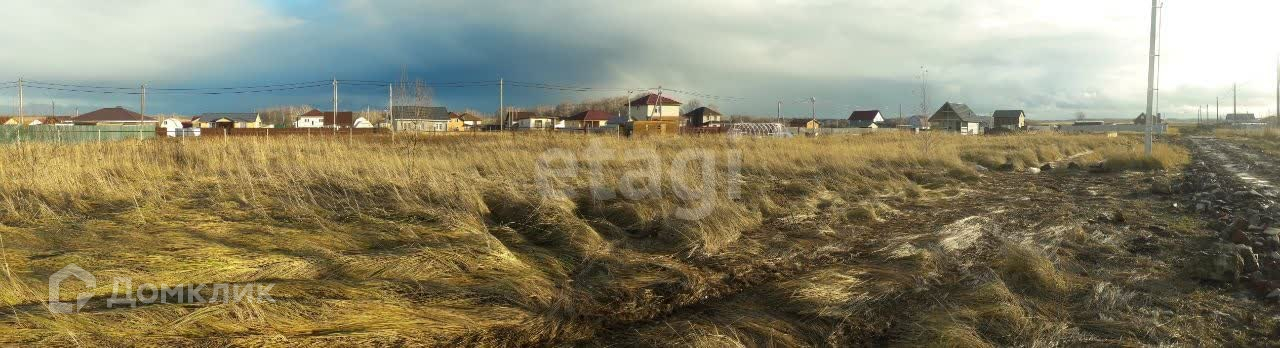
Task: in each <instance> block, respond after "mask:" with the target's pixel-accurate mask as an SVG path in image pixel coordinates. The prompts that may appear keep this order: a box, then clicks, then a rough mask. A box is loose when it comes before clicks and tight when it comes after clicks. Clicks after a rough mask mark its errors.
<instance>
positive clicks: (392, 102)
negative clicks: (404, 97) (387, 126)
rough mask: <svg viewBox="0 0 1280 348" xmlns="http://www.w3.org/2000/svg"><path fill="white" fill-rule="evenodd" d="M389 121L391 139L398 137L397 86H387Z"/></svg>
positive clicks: (389, 84)
mask: <svg viewBox="0 0 1280 348" xmlns="http://www.w3.org/2000/svg"><path fill="white" fill-rule="evenodd" d="M387 119H388V120H391V137H392V138H395V135H396V89H395V84H391V83H388V84H387Z"/></svg>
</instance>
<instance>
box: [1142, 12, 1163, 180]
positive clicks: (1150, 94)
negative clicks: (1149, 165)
mask: <svg viewBox="0 0 1280 348" xmlns="http://www.w3.org/2000/svg"><path fill="white" fill-rule="evenodd" d="M1159 1H1160V0H1151V42H1150V54H1149V55H1147V113H1146V126H1147V127H1146V128H1147V129H1146V130H1147V134H1146V142H1145V147H1144V149H1145V150H1146V155H1147V157H1151V116H1152V115H1151V113H1152V108H1153V106H1154V105H1152V104H1153V103H1154V102H1155V85H1156V30H1157V27H1156V20H1157V16H1158V15H1159V11H1160V2H1159Z"/></svg>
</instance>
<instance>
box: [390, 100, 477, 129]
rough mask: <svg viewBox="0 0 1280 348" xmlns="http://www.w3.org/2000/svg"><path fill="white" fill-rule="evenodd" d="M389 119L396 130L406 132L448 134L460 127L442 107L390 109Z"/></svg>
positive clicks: (459, 122) (452, 116) (400, 107)
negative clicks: (391, 119)
mask: <svg viewBox="0 0 1280 348" xmlns="http://www.w3.org/2000/svg"><path fill="white" fill-rule="evenodd" d="M391 117H392V118H393V119H394V120H395V121H394V122H395V128H396V130H401V131H407V132H448V131H453V130H459V129H460V128H461V126H462V124H461V121H454V117H456V116H455V115H452V114H451V113H449V110H448V109H446V108H445V107H443V106H397V107H394V108H392V109H391ZM451 123H452V124H451Z"/></svg>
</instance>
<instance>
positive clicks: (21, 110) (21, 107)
mask: <svg viewBox="0 0 1280 348" xmlns="http://www.w3.org/2000/svg"><path fill="white" fill-rule="evenodd" d="M25 83H26V82H25V81H23V80H22V78H21V77H19V78H18V123H19V124H21V123H22V118H23V116H26V109H25V108H24V104H23V97H24V96H23V94H22V85H23V84H25ZM19 131H21V128H19Z"/></svg>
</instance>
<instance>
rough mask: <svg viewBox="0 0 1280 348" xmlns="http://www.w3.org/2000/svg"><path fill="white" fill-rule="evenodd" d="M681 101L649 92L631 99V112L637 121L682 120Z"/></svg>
mask: <svg viewBox="0 0 1280 348" xmlns="http://www.w3.org/2000/svg"><path fill="white" fill-rule="evenodd" d="M680 105H683V104H681V103H680V102H678V101H676V100H675V99H671V98H670V97H667V96H661V95H658V94H654V93H649V94H646V95H643V96H640V98H636V99H634V100H632V101H631V103H630V106H629V113H630V116H631V119H632V120H636V121H676V122H679V121H680Z"/></svg>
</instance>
